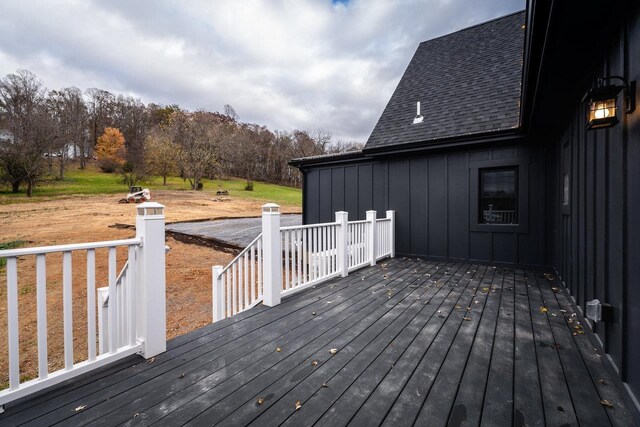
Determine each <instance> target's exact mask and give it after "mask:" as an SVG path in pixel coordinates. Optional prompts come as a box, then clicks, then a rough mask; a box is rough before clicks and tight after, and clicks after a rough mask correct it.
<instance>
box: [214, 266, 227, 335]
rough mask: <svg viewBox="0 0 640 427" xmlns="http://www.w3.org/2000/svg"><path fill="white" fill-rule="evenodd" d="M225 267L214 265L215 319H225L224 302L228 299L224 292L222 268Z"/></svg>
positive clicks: (215, 320)
mask: <svg viewBox="0 0 640 427" xmlns="http://www.w3.org/2000/svg"><path fill="white" fill-rule="evenodd" d="M223 269H224V267H222V266H221V265H214V266H213V270H212V273H213V289H212V290H213V321H214V322H217V321H218V320H222V319H224V302H225V300H226V298H225V293H224V286H223V283H222V275H221V273H222V270H223Z"/></svg>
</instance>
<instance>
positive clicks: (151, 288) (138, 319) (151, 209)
mask: <svg viewBox="0 0 640 427" xmlns="http://www.w3.org/2000/svg"><path fill="white" fill-rule="evenodd" d="M118 248H126V253H127V261H126V263H125V264H124V266H123V268H122V270H121V271H120V273H119V274H118V272H117V260H116V255H117V250H118ZM100 249H106V250H107V263H108V273H107V277H96V276H97V274H96V250H100ZM74 252H80V253H84V254H85V257H86V263H81V264H85V265H84V268H80V270H84V271H83V272H82V271H81V272H80V274H82V273H86V301H85V303H86V323H87V330H86V334H87V357H86V359H85V360H82V361H77V360H76V359H77V357H76V356H77V355H74V345H73V341H74V339H73V335H74V320H75V319H76V317H74V312H73V305H74V296H73V277H74V271H77V270H78V267H79V266H77V265H75V264H74V263H72V259H73V253H74ZM55 253H58V254H62V322H63V330H64V334H63V344H64V368H62V369H59V370H57V371H51V370H50V369H49V363H48V349H49V344H50V343H48V337H49V336H50V334H49V329H48V327H47V285H48V284H47V256H48V255H50V254H55ZM30 257H35V285H36V286H35V288H36V307H37V308H36V310H37V328H36V333H35V335H36V337H35V338H36V340H37V352H38V355H37V359H38V377H37V378H35V379H32V380H28V381H21V376H20V340H19V337H20V334H21V331H19V324H20V323H19V315H18V313H19V309H18V308H19V306H18V304H19V298H18V293H19V287H18V284H19V282H20V281H21V275H20V274H19V273H20V267H22V266H28V265H29V261H28V258H30ZM0 258H4V259H6V276H7V282H6V286H7V292H6V294H7V325H6V327H7V332H8V333H7V336H8V346H7V348H8V356H9V364H8V365H9V372H8V374H9V375H8V377H9V387H8V388H7V389H5V390H2V391H0V412H2V409H3V407H4V405H5V404H7V403H9V402H12V401H14V400H16V399H19V398H21V397H24V396H27V395H29V394H31V393H34V392H36V391H39V390H42V389H44V388H46V387H49V386H51V385H54V384H57V383H60V382H62V381H65V380H67V379H70V378H73V377H75V376H77V375H80V374H82V373H85V372H89V371H91V370H93V369H96V368H98V367H100V366H103V365H105V364H107V363H110V362H113V361H116V360H119V359H121V358H123V357H126V356H129V355H131V354H135V353H139V354H141V355H143V356H144V357H147V358H148V357H152V356H155V355H157V354H159V353H162V352H164V351H165V349H166V313H165V304H166V303H165V262H164V261H165V245H164V206H162V205H160V204H158V203H153V202H146V203H142V204H140V205H138V206H137V217H136V236H135V238H132V239H125V240H112V241H106V242H94V243H80V244H71V245H59V246H45V247H35V248H20V249H11V250H3V251H0ZM76 259H77V257H76ZM96 279H97V280H98V282H99V283H100V282H102V283H107V284H108V286H106V287H104V288H100V289H96V283H97V282H96ZM22 280H27V279H24V278H23V279H22ZM96 296H97V298H96ZM107 301H108V304H107V303H106V302H107ZM76 303H77V301H76ZM3 327H4V325H3Z"/></svg>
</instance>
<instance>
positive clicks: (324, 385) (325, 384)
mask: <svg viewBox="0 0 640 427" xmlns="http://www.w3.org/2000/svg"><path fill="white" fill-rule="evenodd" d="M320 387H322V388H327V387H329V386H328V385H327V383H324V384H322V385H321V386H320Z"/></svg>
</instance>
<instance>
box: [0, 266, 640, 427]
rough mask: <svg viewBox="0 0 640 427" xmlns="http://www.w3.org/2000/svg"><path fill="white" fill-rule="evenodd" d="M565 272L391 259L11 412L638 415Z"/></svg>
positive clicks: (121, 416) (118, 419) (68, 416)
mask: <svg viewBox="0 0 640 427" xmlns="http://www.w3.org/2000/svg"><path fill="white" fill-rule="evenodd" d="M559 287H560V285H559V284H558V283H557V280H555V279H554V278H553V277H552V276H551V275H548V274H547V275H545V274H544V272H533V271H523V270H513V269H506V268H500V267H497V268H496V267H491V266H485V265H477V264H466V263H444V262H440V263H438V262H427V261H418V260H408V259H394V260H390V261H385V262H383V263H382V264H379V265H378V266H376V267H370V268H366V269H363V270H360V271H358V272H356V273H353V274H351V275H349V277H347V278H345V279H338V280H334V281H333V282H329V283H328V284H325V285H320V286H318V287H316V288H313V289H309V290H307V291H303V292H301V293H299V294H296V295H293V296H292V297H290V298H287V299H285V300H284V301H283V303H282V304H281V305H279V306H277V307H274V308H266V307H262V306H260V307H256V308H255V309H252V310H250V311H248V312H245V313H241V314H240V315H238V316H236V317H234V318H231V319H226V320H224V321H221V322H219V323H216V324H213V325H209V326H207V327H205V328H202V329H199V330H197V331H194V332H192V333H189V334H187V335H183V336H181V337H178V338H176V339H174V340H172V341H170V342H169V343H168V350H167V352H166V353H164V354H162V355H160V356H158V357H156V358H155V359H153V360H149V361H144V360H143V359H141V358H139V357H131V358H129V359H126V360H124V361H122V362H121V363H118V364H117V365H113V366H108V367H106V368H104V369H101V370H98V371H96V372H93V373H91V374H90V375H88V376H84V377H80V378H79V379H76V380H75V381H71V382H68V383H66V384H63V385H62V386H60V387H57V388H54V389H52V390H49V391H48V392H46V393H42V394H40V395H38V396H35V397H31V398H29V399H27V400H24V401H21V402H18V403H17V404H15V405H13V406H8V407H7V408H6V413H4V414H2V415H0V425H16V424H22V423H26V424H32V425H38V426H42V425H49V424H55V423H62V424H68V425H74V426H77V425H85V424H90V425H118V424H122V423H125V424H129V425H146V424H154V423H158V424H161V425H181V424H185V423H189V424H191V425H213V424H221V425H233V426H236V425H246V424H254V425H256V426H265V425H268V426H270V425H280V424H284V425H305V426H307V425H313V424H318V425H331V426H338V425H344V424H352V425H358V426H370V425H377V424H385V425H394V426H395V425H411V424H414V423H415V424H417V425H429V426H439V425H447V424H450V425H501V426H502V425H519V426H523V425H529V426H538V425H553V426H559V425H597V426H606V425H619V426H628V425H632V424H633V421H632V420H631V417H630V413H629V411H628V410H627V409H626V406H625V403H624V401H623V399H622V397H621V393H620V387H619V385H618V383H617V381H616V379H615V376H614V374H613V373H611V372H610V371H609V370H608V369H607V368H606V367H605V365H604V364H603V362H602V360H601V359H602V357H604V356H603V355H602V354H601V353H600V352H599V351H597V350H595V348H594V345H593V343H592V341H591V339H592V338H591V336H590V333H589V332H588V331H585V330H583V329H582V326H581V325H580V323H579V322H580V317H579V316H576V315H575V312H574V306H573V305H572V304H571V302H570V299H569V298H568V296H567V295H566V293H565V292H564V290H561V289H559ZM332 349H336V350H337V351H336V352H335V354H332V351H331V350H332ZM603 403H604V404H603ZM609 404H610V405H612V406H611V407H609V406H608V405H609ZM297 407H299V408H298V409H296V408H297Z"/></svg>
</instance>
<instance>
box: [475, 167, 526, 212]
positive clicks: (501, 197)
mask: <svg viewBox="0 0 640 427" xmlns="http://www.w3.org/2000/svg"><path fill="white" fill-rule="evenodd" d="M479 222H480V223H482V224H517V223H518V170H517V169H516V168H514V167H510V168H501V169H485V170H481V171H480V218H479Z"/></svg>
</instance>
